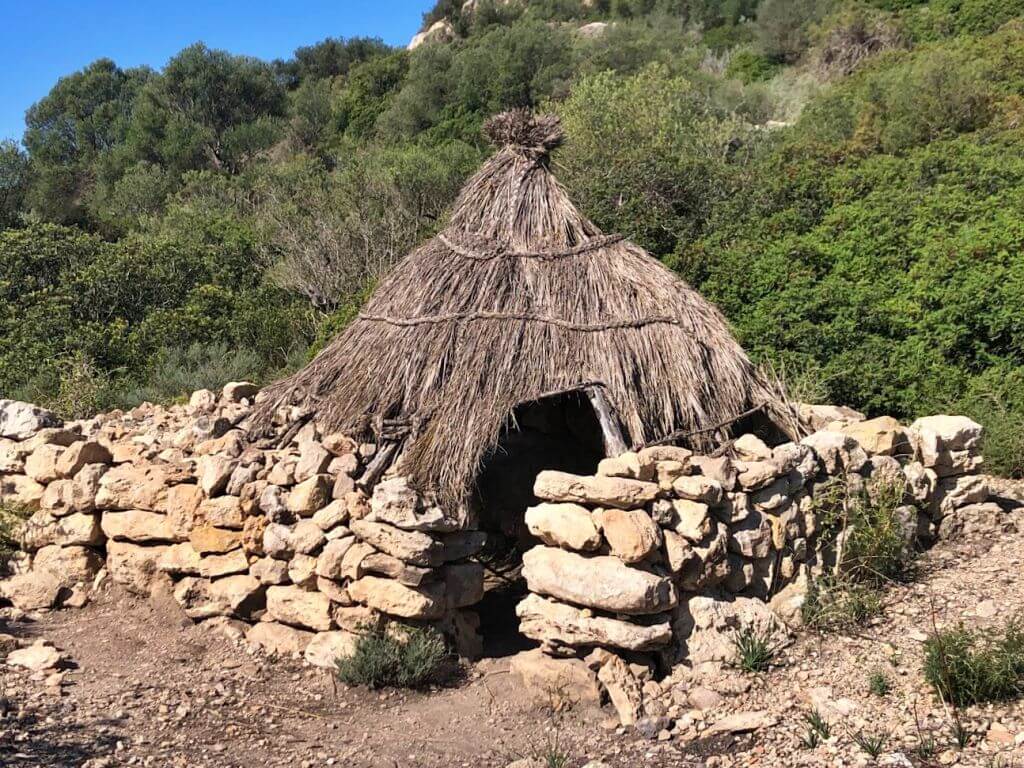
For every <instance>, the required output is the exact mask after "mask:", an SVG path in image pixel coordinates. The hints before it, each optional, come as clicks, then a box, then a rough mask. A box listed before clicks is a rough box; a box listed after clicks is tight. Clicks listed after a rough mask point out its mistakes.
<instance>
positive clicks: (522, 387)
mask: <svg viewBox="0 0 1024 768" xmlns="http://www.w3.org/2000/svg"><path fill="white" fill-rule="evenodd" d="M488 132H489V134H490V135H491V137H492V139H494V140H495V142H496V143H497V144H498V145H499V146H500V149H499V151H498V152H497V153H496V154H495V155H494V156H492V157H491V158H490V159H489V160H488V161H487V162H486V163H485V164H484V166H483V167H482V168H481V169H480V170H479V171H478V172H477V173H476V175H475V176H473V178H471V179H470V180H469V182H468V183H467V184H466V186H465V187H464V188H463V190H462V192H461V194H460V195H459V198H458V200H457V201H456V203H455V208H454V211H453V213H452V216H451V221H450V223H449V225H448V226H447V228H445V230H444V231H443V232H441V233H440V234H438V235H437V236H436V237H434V238H433V239H431V240H429V241H428V242H426V243H425V244H424V245H422V246H421V247H419V248H417V249H416V250H415V251H413V252H412V253H411V254H409V255H408V256H407V257H405V258H404V259H403V260H402V261H401V262H400V263H399V264H398V265H397V266H396V267H395V269H394V271H393V272H392V273H391V274H390V276H389V277H388V278H387V279H386V280H384V281H383V282H382V283H381V285H380V286H379V287H378V288H377V290H376V292H375V293H374V294H373V296H372V298H371V299H370V301H369V302H368V303H367V305H366V307H365V308H364V310H363V311H362V313H361V314H360V315H359V317H358V319H356V320H355V321H354V322H353V323H352V324H351V325H350V326H349V327H348V328H346V329H345V331H344V332H342V333H341V334H340V335H339V336H338V337H337V338H336V339H335V340H334V341H333V342H332V343H331V344H330V346H328V347H327V348H326V349H325V350H324V351H323V352H321V353H320V354H319V355H318V356H317V357H316V359H315V360H313V361H312V362H311V363H310V364H309V365H308V366H307V367H306V368H304V369H303V370H301V371H299V372H298V373H296V374H295V375H293V376H291V377H289V378H287V379H285V380H283V381H280V382H278V383H277V384H275V385H273V386H272V387H270V388H269V390H268V392H267V393H266V394H265V397H266V399H264V400H263V412H264V413H269V412H271V411H272V410H274V409H276V408H277V407H278V406H280V405H282V404H300V405H304V406H307V407H308V408H310V409H312V410H314V411H315V412H316V417H317V420H318V421H319V423H320V425H321V428H322V429H327V430H334V429H339V430H347V431H350V432H356V433H362V434H363V435H364V436H366V437H371V436H375V435H379V433H380V431H381V429H382V427H383V426H384V425H385V423H388V424H392V425H394V424H399V425H402V424H408V426H409V428H410V430H411V431H410V432H409V434H408V437H407V438H406V444H405V446H404V447H403V452H404V455H405V460H406V462H407V464H406V471H408V472H409V473H410V474H411V476H412V479H413V480H414V482H417V483H418V484H419V485H420V486H421V487H424V488H430V489H433V490H436V491H438V492H440V494H441V495H442V498H444V499H446V500H448V501H457V500H461V499H463V498H465V495H466V493H467V492H468V491H469V490H470V489H471V488H472V486H473V482H474V479H475V477H476V475H477V473H478V471H479V469H480V466H481V462H482V461H484V460H485V458H486V456H487V454H488V452H489V451H490V450H491V449H493V447H494V446H495V445H496V444H497V442H498V439H499V436H500V434H501V431H502V428H503V426H504V425H505V424H506V423H507V419H508V418H509V415H510V414H511V412H512V410H513V408H514V407H515V406H516V405H518V404H521V403H524V402H528V401H531V400H535V399H537V398H538V397H540V396H542V395H544V394H547V393H552V392H557V391H562V390H568V389H572V388H574V387H576V386H578V385H580V384H582V383H585V382H600V383H602V384H603V385H604V388H605V392H606V394H607V397H608V399H609V400H610V401H611V402H612V404H613V405H614V406H615V408H616V409H617V410H618V413H619V416H620V418H621V420H622V425H623V427H624V428H625V430H626V431H627V432H628V435H629V438H630V439H631V440H632V441H633V442H634V443H636V444H644V443H647V442H651V441H654V440H657V439H659V438H663V437H664V436H666V435H668V434H670V433H673V432H695V431H699V430H707V431H706V432H705V433H704V434H695V435H692V436H690V438H689V440H684V441H683V442H684V444H685V443H687V442H689V443H690V444H691V445H693V446H694V447H698V448H707V447H709V443H713V442H714V441H716V440H720V439H721V437H720V433H716V431H715V430H714V429H711V428H713V427H715V426H717V425H720V424H722V423H726V422H729V421H730V420H733V419H735V418H736V417H737V416H738V415H739V414H742V413H744V412H745V411H748V410H750V409H751V408H752V407H756V406H758V405H760V404H761V403H763V402H766V401H769V400H771V399H772V398H773V395H772V393H771V392H770V391H769V389H768V387H766V386H765V384H764V383H763V381H762V379H761V378H760V377H759V376H758V374H757V372H756V371H755V369H754V366H753V365H752V364H751V363H750V361H749V360H748V359H747V356H746V355H745V354H744V352H743V350H742V349H741V348H740V346H739V344H737V342H736V340H735V339H734V338H733V336H732V334H731V333H730V332H729V329H728V327H727V326H726V322H725V320H724V318H723V317H722V315H721V313H720V312H719V311H718V310H717V309H716V308H715V307H714V306H712V305H711V304H709V303H708V302H707V301H705V300H704V299H703V298H702V297H701V296H700V295H699V294H698V293H697V292H696V291H694V290H693V289H692V288H690V287H689V286H688V285H686V284H685V283H684V282H682V281H681V280H680V279H679V278H678V277H677V276H676V275H675V274H673V273H672V272H671V271H669V270H668V269H666V268H665V267H664V266H662V264H661V263H659V262H658V261H657V260H655V259H654V258H652V257H651V256H650V255H648V254H647V253H646V252H645V251H644V250H642V249H641V248H639V247H637V246H636V245H634V244H632V243H630V242H629V241H628V240H626V239H624V238H622V237H620V236H618V235H605V234H603V233H602V232H601V231H600V230H599V229H598V228H597V227H596V226H595V225H594V224H592V223H591V222H590V221H588V220H587V219H586V218H585V217H584V216H583V215H582V214H581V213H580V212H579V211H578V210H576V208H575V207H574V206H573V204H572V203H571V202H570V201H569V198H568V196H567V195H566V193H565V190H564V189H563V188H562V187H561V186H560V185H559V184H558V182H557V181H556V179H555V178H554V176H553V175H552V173H551V171H550V169H549V167H548V153H549V151H550V150H551V149H553V148H554V147H555V146H557V145H558V144H559V143H560V142H561V139H562V135H561V128H560V126H559V124H558V121H557V118H554V117H549V116H544V117H536V118H534V117H531V116H530V115H529V114H527V113H525V112H512V113H505V114H503V115H499V116H498V117H496V118H494V119H493V120H491V121H490V123H489V124H488ZM385 420H387V421H386V422H385Z"/></svg>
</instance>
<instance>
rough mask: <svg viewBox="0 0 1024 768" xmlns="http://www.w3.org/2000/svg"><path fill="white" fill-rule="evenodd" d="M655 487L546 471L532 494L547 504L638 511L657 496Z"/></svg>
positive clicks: (636, 481)
mask: <svg viewBox="0 0 1024 768" xmlns="http://www.w3.org/2000/svg"><path fill="white" fill-rule="evenodd" d="M658 490H659V489H658V485H657V483H648V482H644V481H642V480H630V479H628V478H624V477H601V476H598V477H589V476H584V475H572V474H569V473H568V472H556V471H553V470H545V471H543V472H541V473H540V474H539V475H537V480H536V482H535V483H534V485H533V492H534V494H535V495H536V496H537V497H538V498H540V499H545V500H547V501H569V502H574V503H576V504H594V505H597V506H602V507H616V508H618V509H637V508H639V507H643V506H644V505H646V504H649V503H650V502H652V501H654V499H655V498H657V496H658Z"/></svg>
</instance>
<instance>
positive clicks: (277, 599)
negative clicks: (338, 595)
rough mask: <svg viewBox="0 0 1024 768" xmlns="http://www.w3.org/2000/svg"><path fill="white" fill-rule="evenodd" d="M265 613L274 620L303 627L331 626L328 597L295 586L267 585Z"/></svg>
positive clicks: (315, 628)
mask: <svg viewBox="0 0 1024 768" xmlns="http://www.w3.org/2000/svg"><path fill="white" fill-rule="evenodd" d="M267 613H268V614H269V615H270V617H271V618H272V619H274V620H275V621H279V622H282V623H284V624H290V625H293V626H297V627H302V628H305V629H314V630H317V631H321V632H322V631H324V630H328V629H330V628H331V600H330V598H329V597H327V595H324V594H322V593H320V592H307V591H305V590H304V589H302V588H300V587H296V586H289V587H276V586H275V587H268V588H267Z"/></svg>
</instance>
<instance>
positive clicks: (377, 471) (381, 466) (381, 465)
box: [356, 443, 398, 492]
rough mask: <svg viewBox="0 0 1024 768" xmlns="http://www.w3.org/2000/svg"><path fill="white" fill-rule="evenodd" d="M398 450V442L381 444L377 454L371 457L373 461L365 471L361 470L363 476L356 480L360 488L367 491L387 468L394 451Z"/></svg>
mask: <svg viewBox="0 0 1024 768" xmlns="http://www.w3.org/2000/svg"><path fill="white" fill-rule="evenodd" d="M397 450H398V443H387V444H386V445H384V446H382V447H381V448H380V449H379V450H378V451H377V455H376V456H374V457H373V461H371V462H370V463H369V465H368V466H367V467H366V471H365V472H363V476H362V477H360V478H359V479H358V480H356V485H358V486H359V487H360V488H361V489H362V490H364V491H366V492H369V490H370V489H371V488H372V487H373V486H374V484H375V483H376V482H377V478H379V477H380V476H381V475H382V474H384V470H385V469H387V468H388V465H389V464H390V463H391V457H392V456H394V455H395V451H397Z"/></svg>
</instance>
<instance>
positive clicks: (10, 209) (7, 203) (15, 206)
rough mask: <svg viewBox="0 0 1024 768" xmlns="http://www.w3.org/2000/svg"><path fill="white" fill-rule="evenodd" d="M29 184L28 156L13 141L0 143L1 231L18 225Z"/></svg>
mask: <svg viewBox="0 0 1024 768" xmlns="http://www.w3.org/2000/svg"><path fill="white" fill-rule="evenodd" d="M28 184H29V160H28V155H26V154H25V153H24V152H23V151H22V150H21V148H20V147H19V146H18V145H17V144H15V143H14V142H13V141H8V140H4V141H0V229H3V228H4V227H12V226H14V225H15V224H17V223H18V219H19V218H20V213H21V209H22V206H23V205H24V201H25V193H26V191H27V190H28Z"/></svg>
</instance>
